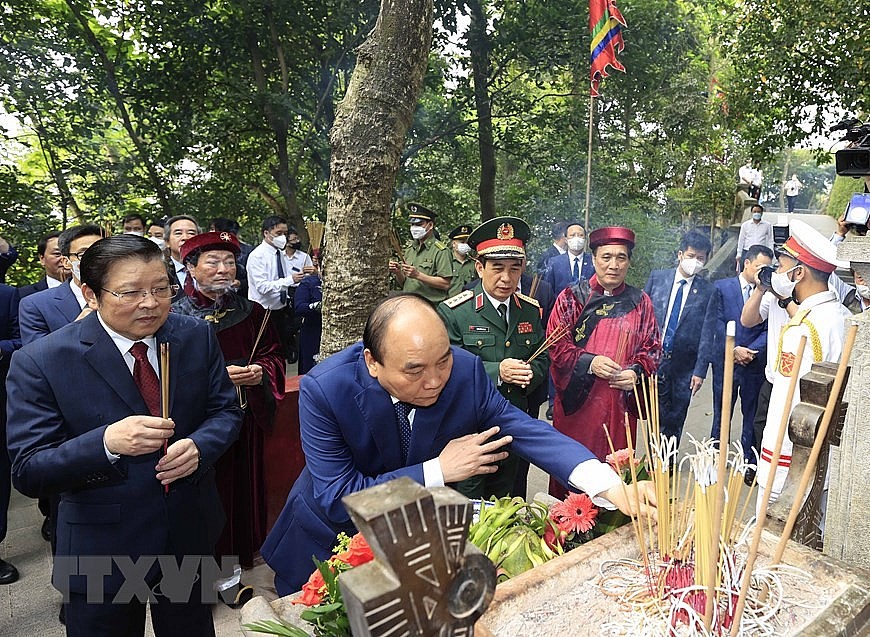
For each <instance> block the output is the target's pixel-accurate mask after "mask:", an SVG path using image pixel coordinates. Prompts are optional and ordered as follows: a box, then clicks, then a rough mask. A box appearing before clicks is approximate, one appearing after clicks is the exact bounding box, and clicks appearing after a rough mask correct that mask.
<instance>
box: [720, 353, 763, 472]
mask: <svg viewBox="0 0 870 637" xmlns="http://www.w3.org/2000/svg"><path fill="white" fill-rule="evenodd" d="M764 362H765V359H764V358H756V359H755V360H754V361H752V363H751V364H750V365H746V366H744V365H735V366H734V383H733V386H732V391H731V412H732V415H733V413H734V403H735V402H736V401H737V396H738V394H739V395H740V412H741V414H742V416H743V428H742V429H741V435H740V444H741V445H742V446H743V459H744V460H746V461H747V462H750V463H752V464H755V457H756V456H755V453H758V451H759V450H758V443H760V441H761V438H756V437H755V428H754V423H755V411H756V407H757V405H758V392H759V390H760V389H761V384H762V382H764V380H765V379H764ZM724 373H725V370H724V369H723V366H722V364H717V365H714V366H713V426H712V428H711V430H710V437H711V438H714V439H718V438H719V429H720V425H721V422H722V398H723V396H722V389H723V388H722V384H723V376H724ZM753 449H755V453H753Z"/></svg>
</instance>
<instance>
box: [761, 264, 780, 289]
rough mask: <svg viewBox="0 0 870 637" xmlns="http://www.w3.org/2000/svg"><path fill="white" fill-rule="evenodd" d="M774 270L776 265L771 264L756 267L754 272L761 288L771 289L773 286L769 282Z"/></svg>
mask: <svg viewBox="0 0 870 637" xmlns="http://www.w3.org/2000/svg"><path fill="white" fill-rule="evenodd" d="M774 272H776V266H773V265H763V266H761V267H760V268H758V273H757V274H756V276H757V277H758V284H759V285H760V286H761V287H763V288H767V289H771V288H772V287H773V286H772V285H771V283H770V282H771V280H772V278H773V273H774Z"/></svg>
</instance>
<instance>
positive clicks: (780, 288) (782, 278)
mask: <svg viewBox="0 0 870 637" xmlns="http://www.w3.org/2000/svg"><path fill="white" fill-rule="evenodd" d="M799 267H800V266H798V265H796V266H795V267H794V268H792V269H791V270H788V271H786V272H774V273H773V275H772V276H771V277H770V287H771V288H772V289H773V293H774V294H776V295H777V296H779V297H782V298H784V299H787V298H788V297H790V296H791V295H792V294H794V288H795V286H796V285H797V281H792V280H791V279H790V278H789V276H788V274H789V272H791V271H792V270H794V269H795V268H799Z"/></svg>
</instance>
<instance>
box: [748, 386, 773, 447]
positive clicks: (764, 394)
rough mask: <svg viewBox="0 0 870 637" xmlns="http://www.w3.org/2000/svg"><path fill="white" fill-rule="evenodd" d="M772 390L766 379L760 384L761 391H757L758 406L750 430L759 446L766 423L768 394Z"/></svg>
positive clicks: (768, 404) (768, 403) (768, 402)
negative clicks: (753, 431) (752, 430)
mask: <svg viewBox="0 0 870 637" xmlns="http://www.w3.org/2000/svg"><path fill="white" fill-rule="evenodd" d="M772 390H773V385H772V384H771V383H770V381H769V380H767V378H765V379H764V381H763V382H762V383H761V389H759V390H758V405H757V406H756V408H755V420H754V421H753V426H752V428H753V429H754V430H755V440H756V441H757V442H758V445H759V446H761V438H762V436H763V435H764V425H765V423H766V422H767V408H768V407H769V406H770V392H771V391H772Z"/></svg>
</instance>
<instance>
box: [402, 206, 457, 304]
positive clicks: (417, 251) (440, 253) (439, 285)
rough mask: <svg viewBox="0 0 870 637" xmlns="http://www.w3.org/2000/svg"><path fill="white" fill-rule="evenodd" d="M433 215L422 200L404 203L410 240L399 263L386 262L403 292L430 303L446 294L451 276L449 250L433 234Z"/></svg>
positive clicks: (439, 300)
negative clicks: (416, 295) (420, 201)
mask: <svg viewBox="0 0 870 637" xmlns="http://www.w3.org/2000/svg"><path fill="white" fill-rule="evenodd" d="M435 217H436V214H435V212H434V211H433V210H430V209H429V208H427V207H426V206H424V205H422V204H419V203H411V204H408V223H409V224H410V225H411V238H412V239H413V242H412V243H411V244H410V245H409V246H408V247H406V248H405V252H404V254H403V256H402V258H403V260H404V262H403V263H398V262H396V261H390V265H389V268H390V272H391V273H392V274H393V275H394V276H395V277H396V281H397V282H398V283H399V285H401V286H402V291H403V292H413V293H415V294H419V295H420V296H422V297H423V298H424V299H426V300H427V301H429V302H430V303H431V304H432V305H433V306H437V305H438V304H439V303H440V302H441V301H443V300H445V299H446V298H447V291H448V290H449V289H450V282H451V279H452V278H453V265H452V264H451V263H450V251H449V250H448V249H447V246H446V245H445V244H444V243H442V242H441V241H439V240H438V239H436V238H435V237H434V236H433V234H434V232H435Z"/></svg>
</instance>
